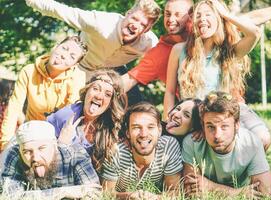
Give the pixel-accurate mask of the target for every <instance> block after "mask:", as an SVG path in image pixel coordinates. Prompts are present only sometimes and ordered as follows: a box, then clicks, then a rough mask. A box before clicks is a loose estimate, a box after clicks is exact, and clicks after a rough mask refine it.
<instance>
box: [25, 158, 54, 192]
mask: <svg viewBox="0 0 271 200" xmlns="http://www.w3.org/2000/svg"><path fill="white" fill-rule="evenodd" d="M56 155H57V154H56V153H55V155H54V158H53V160H52V162H51V164H50V165H49V166H47V165H46V164H45V165H44V163H42V165H44V167H45V169H46V172H45V175H44V177H39V176H37V175H36V173H35V170H34V167H30V168H27V169H26V170H25V172H24V173H25V177H26V180H27V182H28V184H29V186H28V187H30V189H34V190H36V189H41V190H44V189H49V188H52V184H53V180H54V178H55V177H56V173H57V159H56V158H57V156H56Z"/></svg>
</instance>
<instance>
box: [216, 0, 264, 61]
mask: <svg viewBox="0 0 271 200" xmlns="http://www.w3.org/2000/svg"><path fill="white" fill-rule="evenodd" d="M212 2H213V4H214V5H215V7H216V9H217V11H218V13H219V14H220V16H221V17H222V18H224V19H225V20H227V21H229V22H231V23H232V24H234V25H235V26H236V27H237V28H238V29H239V30H240V31H241V32H242V33H243V34H244V37H243V38H242V39H241V40H240V41H239V42H237V43H236V44H235V46H234V51H235V54H236V56H237V57H239V58H242V57H243V56H245V55H247V54H248V53H249V52H250V51H251V50H252V49H253V48H254V46H255V45H256V43H257V42H258V40H259V38H260V30H259V28H258V27H257V26H256V25H255V24H253V22H252V21H251V20H250V19H249V18H247V17H237V16H234V15H233V14H231V13H230V12H229V11H228V10H226V9H225V7H224V6H223V5H222V4H221V3H220V2H219V1H218V0H212Z"/></svg>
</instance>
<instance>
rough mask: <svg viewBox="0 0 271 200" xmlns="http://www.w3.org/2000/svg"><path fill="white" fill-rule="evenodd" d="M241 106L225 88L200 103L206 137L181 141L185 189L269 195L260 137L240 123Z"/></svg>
mask: <svg viewBox="0 0 271 200" xmlns="http://www.w3.org/2000/svg"><path fill="white" fill-rule="evenodd" d="M239 115H240V108H239V104H238V102H237V100H236V99H234V98H233V97H232V96H231V95H229V94H227V93H224V92H211V93H210V94H209V95H208V96H207V97H206V98H205V100H204V103H203V105H201V107H200V117H201V121H202V125H203V132H204V135H205V140H201V141H200V142H193V140H192V138H191V135H187V136H186V138H185V139H184V141H183V149H182V155H183V159H184V178H185V192H186V194H187V195H188V196H193V195H196V196H198V195H202V194H204V193H205V192H222V193H225V194H226V195H230V196H236V195H239V194H241V195H245V196H246V198H261V197H262V196H264V195H267V196H268V195H271V173H270V169H269V165H268V162H267V160H266V157H265V152H264V149H263V145H262V143H261V140H260V139H259V138H257V136H256V135H255V134H252V133H251V132H249V131H248V130H246V129H242V128H240V127H239Z"/></svg>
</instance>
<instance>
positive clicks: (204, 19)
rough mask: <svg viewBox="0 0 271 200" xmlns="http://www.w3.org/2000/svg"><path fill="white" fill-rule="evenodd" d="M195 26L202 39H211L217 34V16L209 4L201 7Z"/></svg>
mask: <svg viewBox="0 0 271 200" xmlns="http://www.w3.org/2000/svg"><path fill="white" fill-rule="evenodd" d="M195 24H196V27H197V29H198V33H199V35H200V37H201V38H202V39H207V38H210V37H212V36H213V35H214V34H215V33H216V31H217V27H218V20H217V16H216V14H215V12H214V10H213V9H212V8H211V7H210V6H209V5H208V4H206V3H203V4H201V5H199V7H198V10H197V13H196V22H195Z"/></svg>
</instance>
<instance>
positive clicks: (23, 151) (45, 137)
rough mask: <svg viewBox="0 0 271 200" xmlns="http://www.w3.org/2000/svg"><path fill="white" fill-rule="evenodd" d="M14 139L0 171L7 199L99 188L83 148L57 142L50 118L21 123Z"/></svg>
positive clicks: (58, 195)
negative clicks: (48, 120)
mask: <svg viewBox="0 0 271 200" xmlns="http://www.w3.org/2000/svg"><path fill="white" fill-rule="evenodd" d="M16 140H17V143H18V145H15V146H12V147H11V148H10V149H9V150H8V152H7V156H6V159H5V165H4V166H5V167H4V169H3V172H2V174H1V179H2V180H1V181H2V184H1V188H2V190H4V191H2V192H4V194H5V195H7V198H8V199H13V200H14V199H17V198H18V199H22V198H23V197H22V196H24V197H26V198H28V197H29V198H33V197H35V198H36V199H39V198H45V197H47V198H49V199H62V198H72V199H73V198H82V197H85V196H87V195H94V194H95V191H97V188H100V186H99V185H98V184H99V178H98V176H97V174H96V172H95V170H94V169H93V167H92V164H91V160H90V158H89V155H88V154H87V152H86V151H85V149H84V148H83V147H81V146H79V145H77V146H76V145H74V146H72V145H70V146H67V145H61V144H58V143H57V140H56V137H55V128H54V127H53V126H52V125H51V124H50V123H49V122H46V121H38V120H33V121H28V122H26V123H24V124H22V125H21V126H20V127H19V128H18V130H17V133H16ZM24 190H27V191H24ZM33 190H34V191H33ZM18 194H19V195H18ZM20 195H22V196H20Z"/></svg>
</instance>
